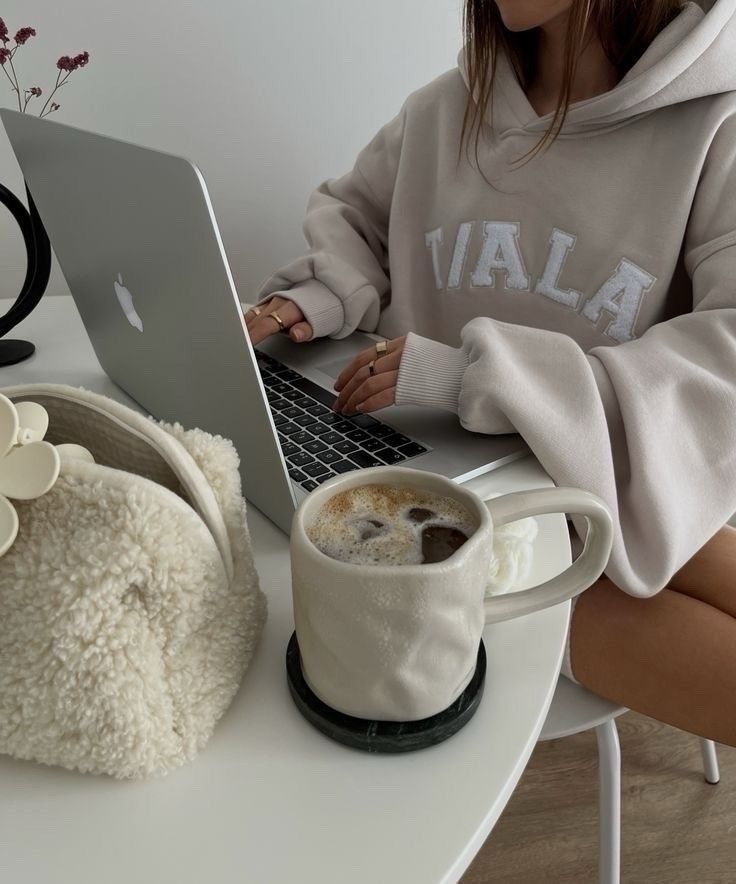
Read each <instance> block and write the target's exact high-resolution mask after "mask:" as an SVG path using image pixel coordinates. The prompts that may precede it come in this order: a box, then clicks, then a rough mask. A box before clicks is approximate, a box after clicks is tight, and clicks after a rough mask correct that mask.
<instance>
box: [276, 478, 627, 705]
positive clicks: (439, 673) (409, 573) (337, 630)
mask: <svg viewBox="0 0 736 884" xmlns="http://www.w3.org/2000/svg"><path fill="white" fill-rule="evenodd" d="M412 510H413V511H414V513H413V517H414V519H415V520H416V521H415V523H414V524H412V522H411V516H410V513H411V511H412ZM420 510H425V511H426V512H419V511H420ZM555 512H557V513H579V514H580V515H581V516H584V517H585V520H586V522H587V525H588V531H587V534H586V537H585V545H584V547H583V551H582V552H581V554H580V555H579V556H578V558H577V559H576V560H575V561H574V562H573V563H572V565H571V566H570V567H569V568H568V569H567V570H566V571H563V572H562V574H558V575H557V576H555V577H552V578H551V579H550V580H547V581H546V582H545V583H543V584H541V585H539V586H535V587H532V588H530V589H524V590H522V591H519V592H514V593H506V594H504V595H501V596H495V597H492V598H485V591H486V584H487V579H488V569H489V566H490V562H491V556H492V554H493V531H494V527H497V526H499V525H503V524H506V523H507V522H513V521H514V520H516V519H523V518H526V517H527V516H536V515H541V514H543V513H555ZM425 515H426V516H427V518H426V519H424V521H421V519H423V518H424V516H425ZM371 520H373V521H375V522H379V523H380V525H373V524H371ZM431 524H436V525H437V527H438V528H443V529H444V528H452V529H453V531H460V532H462V533H463V534H464V535H465V536H466V537H467V539H465V540H463V542H462V543H461V544H460V545H459V546H457V547H456V548H455V549H454V551H453V549H452V548H451V545H447V546H445V547H444V548H439V547H438V548H437V549H436V550H435V551H434V554H435V555H437V556H438V557H440V560H438V561H422V558H421V557H422V556H423V555H424V552H423V550H422V543H421V537H422V531H423V526H427V527H429V526H430V525H431ZM374 529H375V532H376V533H375V535H374V534H373V530H374ZM612 541H613V518H612V516H611V513H610V510H609V509H608V508H607V507H606V505H605V503H604V502H603V501H602V500H601V499H600V498H598V497H596V496H595V495H593V494H590V493H589V492H586V491H582V490H579V489H577V488H541V489H536V490H533V491H516V492H512V493H510V494H505V495H503V496H502V497H495V498H493V499H492V500H488V501H483V500H481V499H480V498H479V497H478V496H477V495H476V494H474V493H473V492H472V491H470V490H469V489H468V488H464V487H462V486H460V485H458V484H457V483H455V482H453V481H452V480H450V479H447V478H445V477H444V476H438V475H436V474H433V473H428V472H424V471H419V470H412V469H409V468H407V467H398V466H393V467H389V466H386V467H372V468H370V469H366V470H355V471H354V472H350V473H346V474H344V475H341V476H336V477H335V478H334V479H329V480H328V481H327V482H325V483H324V484H322V485H320V486H319V487H318V488H315V490H314V491H312V492H311V494H309V495H308V497H306V498H305V499H304V500H303V501H302V503H301V504H300V505H299V508H298V509H297V511H296V513H295V514H294V520H293V523H292V529H291V580H292V598H293V603H294V625H295V627H296V634H297V638H298V644H299V656H300V665H301V670H302V673H303V677H304V680H305V682H306V684H307V685H308V687H309V688H310V689H311V691H312V692H313V693H314V694H315V695H316V696H317V698H318V699H319V700H321V701H322V702H323V703H325V704H326V705H327V706H329V707H330V708H331V709H332V710H334V711H337V712H341V713H343V714H345V715H350V716H353V717H355V718H362V719H366V720H368V721H399V722H408V721H418V720H421V719H424V718H428V717H430V716H433V715H437V714H438V713H440V712H442V711H443V710H445V709H447V708H448V707H449V706H450V705H451V704H452V703H454V702H455V700H456V699H457V698H458V697H459V696H460V694H462V692H463V691H464V690H465V688H466V687H467V685H468V684H469V682H470V680H471V679H472V677H473V675H474V673H475V668H476V663H477V659H478V652H479V645H480V640H481V633H482V632H483V628H484V626H485V625H486V624H488V623H496V622H499V621H502V620H509V619H511V618H513V617H520V616H523V615H525V614H530V613H533V612H534V611H539V610H541V609H542V608H546V607H549V606H550V605H555V604H559V603H560V602H564V601H566V600H567V599H570V598H573V597H574V596H576V595H578V594H579V593H581V592H582V591H583V590H584V589H586V587H588V586H590V584H591V583H593V582H594V581H595V580H596V579H597V578H598V577H599V576H600V574H601V573H602V572H603V569H604V568H605V565H606V562H607V561H608V556H609V555H610V552H611V545H612Z"/></svg>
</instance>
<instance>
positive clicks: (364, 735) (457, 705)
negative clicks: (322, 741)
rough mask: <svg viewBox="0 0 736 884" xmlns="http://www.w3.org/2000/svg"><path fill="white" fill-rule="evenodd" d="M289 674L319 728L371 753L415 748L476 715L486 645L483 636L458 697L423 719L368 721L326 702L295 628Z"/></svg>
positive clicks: (294, 692)
mask: <svg viewBox="0 0 736 884" xmlns="http://www.w3.org/2000/svg"><path fill="white" fill-rule="evenodd" d="M286 678H287V681H288V683H289V690H290V691H291V696H292V698H293V700H294V702H295V703H296V706H297V709H299V711H300V712H301V713H302V715H303V716H304V717H305V718H306V719H307V721H309V722H311V724H313V725H314V726H315V727H316V728H317V730H320V731H322V733H323V734H326V735H327V736H328V737H331V738H332V739H333V740H337V742H338V743H344V744H345V745H346V746H352V747H353V748H354V749H363V750H364V751H366V752H412V751H414V750H415V749H425V748H426V747H427V746H434V745H435V744H436V743H441V742H442V741H443V740H446V739H447V738H448V737H451V736H452V735H453V734H455V733H457V732H458V731H459V730H460V728H461V727H463V725H465V724H467V723H468V722H469V721H470V719H471V718H472V717H473V715H474V713H475V710H476V709H477V708H478V706H479V705H480V701H481V697H482V696H483V687H484V685H485V679H486V649H485V646H484V644H483V639H481V642H480V646H479V647H478V662H477V664H476V667H475V673H474V674H473V677H472V678H471V679H470V682H469V683H468V686H467V687H466V688H465V690H464V691H463V692H462V694H460V696H459V697H458V698H457V700H455V702H454V703H452V704H451V705H450V706H448V707H447V708H446V709H443V710H442V712H438V713H437V714H436V715H431V716H430V717H429V718H422V719H420V720H419V721H406V722H404V721H369V720H368V719H365V718H356V717H354V716H352V715H346V714H345V713H343V712H337V711H336V710H335V709H332V708H331V707H330V706H328V705H327V704H326V703H323V702H322V700H320V698H319V697H318V696H317V695H316V694H315V693H314V691H313V690H312V689H311V688H310V687H309V685H308V684H307V682H306V681H305V679H304V674H303V673H302V665H301V657H300V655H299V644H298V642H297V638H296V632H294V633H293V634H292V636H291V639H290V641H289V645H288V647H287V648H286Z"/></svg>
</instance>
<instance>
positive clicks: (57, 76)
mask: <svg viewBox="0 0 736 884" xmlns="http://www.w3.org/2000/svg"><path fill="white" fill-rule="evenodd" d="M71 73H72V72H71V71H67V72H66V76H65V77H64V79H63V80H61V82H59V79H60V77H61V71H59V73H58V74H57V75H56V83H55V85H54V88H53V90H52V92H51V95H49V97H48V98H47V99H46V104H44V106H43V107H42V108H41V113H40V114H39V117H42V116H44V111H45V110H46V108H47V107H48V105H49V102H50V101H51V99H52V98H53V97H54V95H56V92H57V90H58V89H59V87H60V86H63V85H64V83H66V81H67V80H68V79H69V77H70V76H71ZM50 113H51V111H49V114H50ZM49 114H46V116H48V115H49Z"/></svg>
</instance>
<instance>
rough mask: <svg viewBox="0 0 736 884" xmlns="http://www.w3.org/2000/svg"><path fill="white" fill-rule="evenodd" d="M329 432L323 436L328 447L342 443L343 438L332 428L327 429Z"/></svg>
mask: <svg viewBox="0 0 736 884" xmlns="http://www.w3.org/2000/svg"><path fill="white" fill-rule="evenodd" d="M327 430H328V432H327V433H325V434H324V435H323V436H322V441H323V442H326V443H327V444H328V445H335V443H336V442H342V436H341V435H340V434H339V433H336V432H335V431H334V430H333V429H332V427H329V426H328V427H327Z"/></svg>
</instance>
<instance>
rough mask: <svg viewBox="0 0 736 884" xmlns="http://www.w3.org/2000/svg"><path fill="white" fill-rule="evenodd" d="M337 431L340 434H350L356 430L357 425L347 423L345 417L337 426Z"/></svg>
mask: <svg viewBox="0 0 736 884" xmlns="http://www.w3.org/2000/svg"><path fill="white" fill-rule="evenodd" d="M335 429H336V430H337V432H338V433H349V432H350V431H351V430H354V429H355V424H352V423H351V422H350V421H346V420H345V418H344V417H341V419H340V422H339V423H336V424H335Z"/></svg>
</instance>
